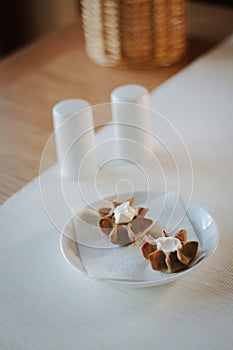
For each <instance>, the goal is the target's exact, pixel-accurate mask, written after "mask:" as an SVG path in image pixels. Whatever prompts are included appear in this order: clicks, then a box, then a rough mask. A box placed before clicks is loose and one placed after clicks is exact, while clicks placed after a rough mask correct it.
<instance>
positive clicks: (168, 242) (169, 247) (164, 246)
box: [155, 237, 182, 253]
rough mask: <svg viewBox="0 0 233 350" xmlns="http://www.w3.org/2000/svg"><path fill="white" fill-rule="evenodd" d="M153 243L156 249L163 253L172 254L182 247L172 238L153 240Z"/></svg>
mask: <svg viewBox="0 0 233 350" xmlns="http://www.w3.org/2000/svg"><path fill="white" fill-rule="evenodd" d="M155 243H156V245H157V249H161V250H163V251H164V253H169V252H174V251H176V250H177V249H178V248H181V247H182V244H181V242H180V240H179V239H178V238H174V237H159V238H157V239H156V240H155Z"/></svg>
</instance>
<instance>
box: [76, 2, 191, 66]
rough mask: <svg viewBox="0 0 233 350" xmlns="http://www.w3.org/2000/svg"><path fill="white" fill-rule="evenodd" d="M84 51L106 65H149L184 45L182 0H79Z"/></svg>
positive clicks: (165, 60) (171, 57)
mask: <svg viewBox="0 0 233 350" xmlns="http://www.w3.org/2000/svg"><path fill="white" fill-rule="evenodd" d="M81 16H82V23H83V30H84V37H85V44H86V51H87V54H88V56H89V57H90V59H91V60H92V61H94V62H95V63H97V64H99V65H101V66H108V67H118V66H127V67H131V68H137V67H140V68H152V67H156V66H168V65H171V64H173V63H175V62H177V61H178V60H179V59H180V58H181V57H182V55H183V54H184V52H185V49H186V0H81Z"/></svg>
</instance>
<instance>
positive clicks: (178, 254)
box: [141, 230, 198, 273]
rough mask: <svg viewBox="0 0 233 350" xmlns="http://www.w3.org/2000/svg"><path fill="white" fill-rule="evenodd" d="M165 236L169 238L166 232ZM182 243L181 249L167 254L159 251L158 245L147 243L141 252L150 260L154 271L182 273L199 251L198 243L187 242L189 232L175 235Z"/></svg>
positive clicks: (180, 232) (182, 231) (181, 231)
mask: <svg viewBox="0 0 233 350" xmlns="http://www.w3.org/2000/svg"><path fill="white" fill-rule="evenodd" d="M164 236H165V237H167V234H166V232H165V231H164ZM174 238H178V239H179V240H180V242H181V247H180V248H178V249H177V250H176V251H172V252H167V253H165V252H164V251H163V250H161V249H158V248H157V245H156V243H155V244H154V243H153V244H152V243H150V242H145V243H144V244H143V245H142V247H141V251H142V254H143V256H144V258H145V259H148V260H149V262H150V264H151V267H152V269H153V270H157V271H161V272H166V273H174V272H178V271H181V270H183V269H185V268H187V267H189V265H190V264H191V262H192V261H193V260H194V259H195V257H196V255H197V251H198V242H196V241H187V231H186V230H180V231H179V232H177V233H176V234H175V235H174Z"/></svg>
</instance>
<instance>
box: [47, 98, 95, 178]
mask: <svg viewBox="0 0 233 350" xmlns="http://www.w3.org/2000/svg"><path fill="white" fill-rule="evenodd" d="M52 116H53V124H54V135H55V143H56V152H57V160H58V164H59V169H60V171H61V175H62V177H64V178H67V179H70V180H78V179H85V178H89V177H91V176H94V174H95V172H96V158H95V151H94V123H93V116H92V108H91V106H90V104H89V102H87V101H85V100H82V99H78V98H74V99H68V100H63V101H61V102H59V103H57V104H56V105H55V106H54V107H53V109H52ZM87 155H88V162H86V161H84V160H85V158H86V157H87Z"/></svg>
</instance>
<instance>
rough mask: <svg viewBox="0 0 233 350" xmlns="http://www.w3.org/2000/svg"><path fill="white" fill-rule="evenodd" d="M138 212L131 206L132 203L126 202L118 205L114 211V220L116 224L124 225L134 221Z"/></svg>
mask: <svg viewBox="0 0 233 350" xmlns="http://www.w3.org/2000/svg"><path fill="white" fill-rule="evenodd" d="M135 212H136V210H135V209H134V208H133V207H131V206H130V202H124V203H122V204H120V205H118V206H117V207H116V208H115V209H114V211H113V214H114V220H115V223H116V224H124V223H128V222H130V221H131V220H133V218H134V216H135Z"/></svg>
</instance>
